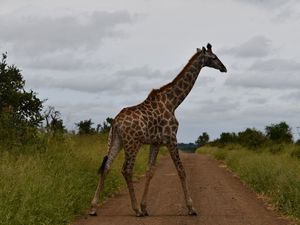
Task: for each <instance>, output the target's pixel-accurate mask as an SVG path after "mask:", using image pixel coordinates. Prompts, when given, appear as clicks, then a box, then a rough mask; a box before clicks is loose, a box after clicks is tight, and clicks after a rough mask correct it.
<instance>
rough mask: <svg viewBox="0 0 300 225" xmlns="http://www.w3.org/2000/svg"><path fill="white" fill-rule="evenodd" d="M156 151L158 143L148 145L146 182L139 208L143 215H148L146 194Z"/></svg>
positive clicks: (152, 171)
mask: <svg viewBox="0 0 300 225" xmlns="http://www.w3.org/2000/svg"><path fill="white" fill-rule="evenodd" d="M158 151H159V146H158V145H151V146H150V154H149V161H148V169H147V172H146V183H145V189H144V193H143V197H142V201H141V210H142V213H143V214H144V216H148V212H147V194H148V190H149V184H150V180H151V179H152V177H153V173H154V165H155V161H156V158H157V154H158Z"/></svg>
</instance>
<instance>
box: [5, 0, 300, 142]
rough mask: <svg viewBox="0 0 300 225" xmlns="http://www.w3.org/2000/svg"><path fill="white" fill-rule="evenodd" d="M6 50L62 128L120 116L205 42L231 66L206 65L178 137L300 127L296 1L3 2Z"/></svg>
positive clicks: (181, 111) (180, 113) (299, 7)
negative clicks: (276, 126) (277, 126)
mask: <svg viewBox="0 0 300 225" xmlns="http://www.w3.org/2000/svg"><path fill="white" fill-rule="evenodd" d="M0 5H1V7H0V52H1V53H4V52H7V53H8V58H7V61H8V64H15V65H16V66H17V67H18V68H20V69H21V70H22V75H23V77H24V79H25V80H26V89H27V90H30V89H32V90H33V91H35V92H37V93H38V97H39V98H40V99H47V101H46V102H45V106H48V105H51V106H54V107H55V108H56V110H58V111H60V112H61V114H62V118H63V120H64V123H65V125H66V127H67V128H68V129H69V130H72V129H76V126H75V123H77V122H79V121H81V120H86V119H92V121H93V122H94V123H95V124H98V123H102V122H103V121H104V120H105V119H106V118H107V117H115V116H116V115H117V114H118V112H120V110H121V109H122V108H124V107H128V106H132V105H136V104H138V103H140V102H142V101H143V100H144V99H145V98H146V97H147V95H148V93H149V92H150V91H151V90H152V89H154V88H159V87H161V86H163V85H164V84H166V83H168V82H170V81H172V80H173V79H174V77H176V75H177V74H178V73H179V72H180V71H181V69H182V68H183V67H184V65H185V64H186V63H187V62H188V60H189V58H190V57H191V56H192V55H193V54H194V53H195V52H196V49H197V48H201V47H202V46H206V44H207V43H208V42H209V43H211V44H212V46H213V51H214V52H215V54H216V55H217V56H218V57H219V59H220V60H221V61H222V62H223V64H224V65H225V66H226V67H227V70H228V72H227V73H220V72H219V71H217V70H214V69H212V68H204V69H202V70H201V72H200V74H199V77H198V79H197V82H196V84H195V86H194V88H193V89H192V91H191V93H190V94H189V95H188V97H187V98H186V99H185V101H184V102H183V103H182V104H181V105H180V106H179V108H178V109H177V110H176V117H177V119H178V121H179V124H180V125H179V130H178V142H194V141H195V140H196V139H197V137H198V136H199V135H200V134H202V132H207V133H208V134H209V135H210V137H211V139H215V138H217V137H219V135H220V133H222V132H238V131H242V130H244V129H246V128H248V127H250V128H256V129H258V130H262V131H263V130H264V128H265V126H267V125H270V124H271V123H273V124H274V123H279V122H281V121H286V122H287V123H288V124H289V125H290V126H291V127H292V128H293V133H294V138H295V139H298V138H299V134H298V133H299V131H300V129H299V128H298V129H297V127H300V117H299V115H300V104H299V100H300V88H299V87H300V73H299V70H300V56H299V53H300V44H299V40H300V28H299V24H300V1H297V0H248V1H246V0H222V1H217V0H185V1H184V0H164V1H158V0H127V1H122V0H109V1H108V0H107V1H104V0H102V1H99V0H85V1H79V0H52V1H46V0H27V1H21V0H1V3H0Z"/></svg>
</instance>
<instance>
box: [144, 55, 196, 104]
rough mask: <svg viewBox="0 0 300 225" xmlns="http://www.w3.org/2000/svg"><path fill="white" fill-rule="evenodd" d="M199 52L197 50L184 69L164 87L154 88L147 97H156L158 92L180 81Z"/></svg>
mask: <svg viewBox="0 0 300 225" xmlns="http://www.w3.org/2000/svg"><path fill="white" fill-rule="evenodd" d="M198 54H199V52H196V53H195V54H194V55H193V56H192V57H191V58H190V59H189V61H188V63H187V64H186V65H185V66H184V67H183V69H182V70H181V71H180V73H179V74H178V75H177V76H176V77H175V78H174V79H173V80H172V81H171V82H170V83H167V84H165V85H163V86H162V87H160V88H159V89H153V90H152V91H151V92H150V93H149V95H148V97H147V99H151V98H153V97H155V96H156V95H157V94H158V93H160V92H162V91H164V90H166V89H168V88H169V87H172V85H173V84H174V83H175V82H176V81H178V80H179V79H180V77H181V76H182V75H183V74H185V72H186V70H187V69H188V68H189V66H190V65H191V64H192V62H193V61H194V59H195V58H196V57H197V56H198Z"/></svg>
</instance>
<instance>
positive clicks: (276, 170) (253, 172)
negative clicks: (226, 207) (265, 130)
mask: <svg viewBox="0 0 300 225" xmlns="http://www.w3.org/2000/svg"><path fill="white" fill-rule="evenodd" d="M297 148H298V147H297V146H294V145H287V146H284V147H283V148H282V149H281V151H280V152H278V153H277V152H276V154H274V153H272V149H260V150H259V151H251V150H247V149H245V148H242V147H240V146H229V147H225V148H222V149H221V148H217V147H203V148H201V149H199V150H198V153H208V154H211V155H213V156H214V157H215V158H216V159H219V160H223V161H224V162H225V163H226V164H227V165H228V167H229V168H230V169H231V170H232V171H233V172H235V173H236V174H238V175H239V177H240V178H241V179H242V180H243V181H245V182H246V183H247V184H249V186H250V187H251V188H252V189H253V190H254V191H256V192H257V193H259V194H262V195H265V196H267V197H268V198H269V199H270V202H271V203H272V204H273V205H274V206H275V207H276V208H277V209H279V210H280V211H282V212H283V213H284V214H286V215H291V216H294V217H295V218H298V219H300V160H299V159H298V158H297V157H292V156H293V153H294V152H297V151H298V149H297Z"/></svg>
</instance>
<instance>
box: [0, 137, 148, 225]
mask: <svg viewBox="0 0 300 225" xmlns="http://www.w3.org/2000/svg"><path fill="white" fill-rule="evenodd" d="M106 140H107V136H105V135H102V136H99V135H95V136H72V137H67V138H66V139H64V140H52V141H49V142H48V143H47V144H46V147H45V148H44V149H43V150H42V151H38V152H37V151H26V152H25V153H16V151H13V150H11V151H7V150H6V149H3V148H2V149H1V148H0V187H1V189H0V218H1V219H0V224H1V225H4V224H5V225H8V224H10V225H21V224H22V225H23V224H26V225H30V224H32V225H33V224H34V225H38V224H43V225H44V224H45V225H46V224H52V225H53V224H55V225H60V224H69V223H70V222H71V221H72V220H73V219H74V216H75V215H78V214H83V213H84V212H85V210H86V209H87V208H88V207H89V204H90V201H91V199H92V197H93V194H94V191H95V189H96V185H97V181H98V176H97V169H98V167H99V165H100V163H101V162H102V158H103V156H104V155H105V154H106V151H107V147H106ZM123 158H124V153H123V151H122V152H121V153H120V155H119V156H118V157H117V159H116V160H115V162H114V164H113V168H112V169H111V171H110V173H109V176H108V178H107V180H106V183H105V188H104V193H103V195H102V200H103V199H105V198H107V197H109V196H112V195H113V194H115V193H117V192H118V191H119V190H120V188H123V187H124V186H125V181H124V179H123V177H122V174H121V172H120V171H121V167H122V164H123ZM147 161H148V148H147V147H146V146H144V147H143V148H142V149H141V151H140V153H139V154H138V156H137V160H136V164H135V170H134V174H135V178H136V177H138V176H140V175H141V174H143V173H144V172H145V170H146V167H147Z"/></svg>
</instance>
